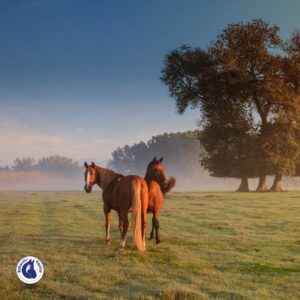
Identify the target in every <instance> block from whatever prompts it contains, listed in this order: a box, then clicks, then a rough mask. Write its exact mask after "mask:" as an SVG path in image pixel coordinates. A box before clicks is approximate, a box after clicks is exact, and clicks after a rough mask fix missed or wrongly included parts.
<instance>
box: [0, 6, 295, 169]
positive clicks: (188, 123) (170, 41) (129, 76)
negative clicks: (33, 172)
mask: <svg viewBox="0 0 300 300" xmlns="http://www.w3.org/2000/svg"><path fill="white" fill-rule="evenodd" d="M299 11H300V2H299V1H298V0H286V1H283V0H282V1H279V0H260V1H257V0H254V1H233V0H232V1H230V0H229V1H222V0H207V1H201V0H198V1H192V0H187V1H175V0H173V1H171V0H169V1H167V0H157V1H141V0H139V1H130V0H128V1H124V0H123V1H121V0H120V1H116V0H115V1H114V0H112V1H101V0H85V1H84V0H22V1H16V0H10V1H8V0H7V1H3V0H2V1H0V41H1V47H0V164H1V165H3V164H11V163H12V162H13V160H14V159H15V158H16V157H17V156H18V157H25V156H33V157H35V158H38V157H41V156H43V155H53V154H61V155H66V156H70V157H73V158H75V159H80V160H82V159H97V160H106V159H109V157H110V153H111V151H112V150H113V149H115V148H116V147H117V146H122V145H124V144H132V143H134V142H139V141H140V140H144V141H146V140H148V139H150V138H151V136H152V135H156V134H159V133H162V132H165V131H168V132H171V131H184V130H188V129H195V128H196V127H197V126H196V124H197V120H198V118H199V113H198V112H197V111H191V110H188V111H187V113H185V114H184V115H180V116H179V115H177V114H176V109H175V105H174V101H173V100H172V99H170V97H169V95H168V91H167V88H166V87H165V86H163V85H162V83H161V82H160V80H159V77H160V71H161V68H162V63H163V59H164V56H165V55H166V54H167V53H168V51H170V50H171V49H174V48H176V47H178V46H180V45H182V44H183V43H188V44H190V45H192V46H200V47H204V48H205V47H207V46H208V44H209V42H210V41H211V40H212V39H214V38H215V37H216V35H217V34H218V32H220V30H222V29H223V28H224V27H225V26H226V25H227V24H228V23H232V22H237V21H248V20H251V19H252V18H258V17H262V18H263V19H264V20H266V21H269V22H270V23H272V24H277V25H279V26H280V28H281V37H282V38H284V39H285V38H287V37H288V36H289V35H290V33H291V32H292V31H293V30H294V29H296V28H300V19H299Z"/></svg>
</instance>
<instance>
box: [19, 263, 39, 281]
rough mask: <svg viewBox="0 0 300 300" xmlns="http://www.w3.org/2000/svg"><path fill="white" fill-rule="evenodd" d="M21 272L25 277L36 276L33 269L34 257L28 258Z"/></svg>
mask: <svg viewBox="0 0 300 300" xmlns="http://www.w3.org/2000/svg"><path fill="white" fill-rule="evenodd" d="M22 274H23V275H24V276H25V277H26V278H36V276H37V274H36V272H35V269H34V259H30V260H29V261H28V262H26V263H25V264H24V265H23V267H22Z"/></svg>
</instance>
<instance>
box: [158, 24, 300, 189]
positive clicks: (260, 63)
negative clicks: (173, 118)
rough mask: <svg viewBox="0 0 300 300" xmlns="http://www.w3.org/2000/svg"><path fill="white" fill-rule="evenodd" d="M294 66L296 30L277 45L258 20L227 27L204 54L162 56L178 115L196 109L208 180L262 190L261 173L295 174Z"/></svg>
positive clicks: (298, 48)
mask: <svg viewBox="0 0 300 300" xmlns="http://www.w3.org/2000/svg"><path fill="white" fill-rule="evenodd" d="M299 62H300V34H299V32H295V33H293V35H292V37H291V38H290V39H289V40H288V41H286V42H283V41H282V40H281V39H280V37H279V27H278V26H274V25H270V24H269V23H266V22H264V21H263V20H261V19H255V20H252V21H250V22H247V23H235V24H230V25H228V26H227V27H226V28H225V29H224V30H223V31H222V32H221V33H220V34H219V35H218V36H217V38H216V39H215V40H214V41H212V43H211V44H210V46H209V47H208V49H207V50H203V49H200V48H192V47H189V46H187V45H183V46H181V47H180V48H178V49H175V50H172V51H171V52H170V53H169V54H167V56H166V58H165V61H164V66H163V69H162V77H161V79H162V81H163V82H164V83H165V84H166V85H167V87H168V88H169V91H170V94H171V97H172V98H174V99H175V102H176V107H177V110H178V112H179V113H184V111H185V110H186V108H187V107H189V106H190V107H192V108H197V109H199V110H200V116H201V120H202V122H201V125H202V128H201V129H202V130H203V132H202V134H201V135H200V141H201V143H202V145H203V147H204V149H205V152H204V153H205V155H203V156H202V159H201V161H202V164H203V165H204V166H205V167H206V168H207V169H208V170H209V171H210V172H211V174H212V175H214V176H221V177H240V178H243V177H244V179H245V178H248V177H259V178H260V181H259V186H258V187H257V190H265V189H267V187H266V183H265V178H266V175H277V177H276V178H277V179H279V180H280V178H281V176H282V175H295V172H296V165H297V161H299V154H300V152H299V151H300V144H299V138H298V135H299V109H300V105H299V96H300V94H299V91H300V90H299V80H300V76H299V74H300V67H299V65H300V64H299ZM272 188H273V187H272ZM277 188H278V186H277V187H276V185H275V187H274V190H276V189H277ZM246 189H247V188H246Z"/></svg>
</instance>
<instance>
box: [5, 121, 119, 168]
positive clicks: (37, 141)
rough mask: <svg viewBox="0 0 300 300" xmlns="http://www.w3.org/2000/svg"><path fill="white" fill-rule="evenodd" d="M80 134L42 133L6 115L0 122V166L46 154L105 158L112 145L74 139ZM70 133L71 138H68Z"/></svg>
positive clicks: (105, 142)
mask: <svg viewBox="0 0 300 300" xmlns="http://www.w3.org/2000/svg"><path fill="white" fill-rule="evenodd" d="M78 132H79V133H82V132H84V129H83V128H76V129H75V130H74V133H72V132H70V134H69V135H65V134H64V135H63V134H55V133H52V134H50V133H46V132H43V130H41V129H38V128H32V127H30V126H29V125H28V124H25V123H23V122H21V121H19V120H16V119H14V118H12V117H11V118H10V117H9V116H7V117H6V119H4V120H3V119H2V120H1V121H0V164H1V165H4V164H11V163H12V162H13V161H14V160H15V158H16V157H27V156H30V157H33V158H39V157H42V156H49V155H56V154H59V155H63V156H67V157H72V158H74V159H80V158H83V157H95V158H98V159H107V158H108V157H109V154H110V152H111V150H112V149H113V147H114V145H112V141H110V140H107V139H106V140H105V139H103V140H102V139H92V140H89V138H88V137H87V138H84V137H81V138H79V139H78V138H77V137H76V134H77V133H78ZM72 134H73V135H72Z"/></svg>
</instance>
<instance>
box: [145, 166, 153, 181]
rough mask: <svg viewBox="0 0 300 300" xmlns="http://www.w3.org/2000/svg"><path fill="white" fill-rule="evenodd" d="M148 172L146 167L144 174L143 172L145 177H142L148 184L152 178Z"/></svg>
mask: <svg viewBox="0 0 300 300" xmlns="http://www.w3.org/2000/svg"><path fill="white" fill-rule="evenodd" d="M149 173H150V172H149V171H148V169H147V171H146V174H145V177H144V179H145V180H146V182H147V184H148V185H149V183H150V181H151V180H153V179H152V178H151V177H150V174H149Z"/></svg>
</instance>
